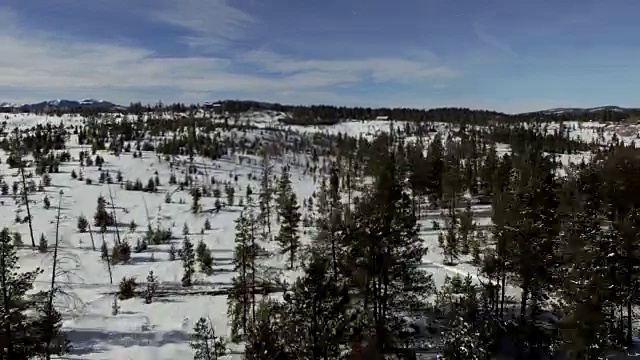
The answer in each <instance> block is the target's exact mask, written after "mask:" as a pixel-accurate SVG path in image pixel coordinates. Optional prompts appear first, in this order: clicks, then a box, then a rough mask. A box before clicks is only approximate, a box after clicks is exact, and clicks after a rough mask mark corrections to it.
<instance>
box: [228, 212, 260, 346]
mask: <svg viewBox="0 0 640 360" xmlns="http://www.w3.org/2000/svg"><path fill="white" fill-rule="evenodd" d="M254 226H255V219H254V216H253V214H252V213H250V212H249V213H248V214H246V213H242V214H241V215H240V217H238V219H237V220H236V236H235V244H236V246H235V250H234V253H233V270H234V271H235V272H236V274H237V275H236V276H235V277H234V278H233V279H232V280H231V284H232V285H231V289H230V291H229V295H228V298H227V303H228V314H227V315H228V318H229V323H230V327H231V339H232V341H234V342H238V341H239V340H240V339H241V338H242V337H243V336H246V334H247V329H248V328H249V326H250V324H251V322H252V320H253V318H254V316H255V293H256V285H257V284H256V275H257V274H256V270H257V269H256V257H257V253H258V246H257V245H256V243H255V230H254Z"/></svg>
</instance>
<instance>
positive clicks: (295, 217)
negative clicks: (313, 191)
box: [276, 193, 301, 269]
mask: <svg viewBox="0 0 640 360" xmlns="http://www.w3.org/2000/svg"><path fill="white" fill-rule="evenodd" d="M282 206H283V207H282V208H280V209H278V212H279V214H280V219H281V223H282V224H281V226H280V232H279V233H278V236H277V237H276V241H277V242H278V244H279V245H280V253H281V254H287V256H288V260H289V267H290V268H291V269H293V268H294V266H295V261H296V256H297V254H298V249H299V248H300V234H299V231H298V227H299V225H300V218H301V215H300V212H299V208H300V207H299V206H298V202H297V200H296V195H295V194H294V193H290V194H289V198H288V200H287V201H286V202H285V203H284V204H283V205H282Z"/></svg>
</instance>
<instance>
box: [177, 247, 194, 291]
mask: <svg viewBox="0 0 640 360" xmlns="http://www.w3.org/2000/svg"><path fill="white" fill-rule="evenodd" d="M180 257H181V258H182V269H183V270H184V274H183V275H182V286H184V287H189V286H191V285H192V277H193V273H194V272H195V256H194V253H193V244H192V243H191V241H189V238H186V237H185V238H184V242H183V243H182V249H181V250H180Z"/></svg>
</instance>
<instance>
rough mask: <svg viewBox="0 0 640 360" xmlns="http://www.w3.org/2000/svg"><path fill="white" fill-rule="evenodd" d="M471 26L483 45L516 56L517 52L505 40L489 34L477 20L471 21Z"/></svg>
mask: <svg viewBox="0 0 640 360" xmlns="http://www.w3.org/2000/svg"><path fill="white" fill-rule="evenodd" d="M471 26H472V27H473V31H474V32H475V34H476V36H477V37H478V40H480V41H481V42H482V43H484V44H485V45H488V46H490V47H492V48H494V49H496V50H498V51H500V52H502V53H504V54H506V55H509V56H512V57H518V53H517V52H516V51H515V50H513V48H511V46H509V45H508V44H507V43H506V42H504V41H503V40H501V39H500V38H499V37H497V36H495V35H492V34H490V33H489V32H487V31H486V30H485V28H484V27H483V26H482V25H481V24H480V23H479V22H473V23H472V24H471Z"/></svg>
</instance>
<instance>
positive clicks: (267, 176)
mask: <svg viewBox="0 0 640 360" xmlns="http://www.w3.org/2000/svg"><path fill="white" fill-rule="evenodd" d="M272 172H273V166H272V165H271V162H270V159H269V153H268V151H267V150H264V151H263V156H262V173H261V175H260V194H259V199H260V200H259V203H258V205H259V208H260V221H261V222H262V233H263V234H271V200H272V197H273V189H272V188H271V174H272Z"/></svg>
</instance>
